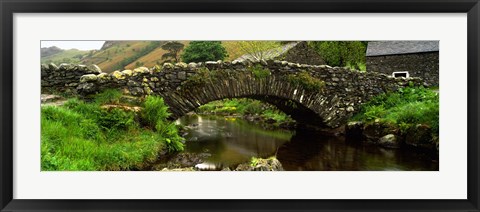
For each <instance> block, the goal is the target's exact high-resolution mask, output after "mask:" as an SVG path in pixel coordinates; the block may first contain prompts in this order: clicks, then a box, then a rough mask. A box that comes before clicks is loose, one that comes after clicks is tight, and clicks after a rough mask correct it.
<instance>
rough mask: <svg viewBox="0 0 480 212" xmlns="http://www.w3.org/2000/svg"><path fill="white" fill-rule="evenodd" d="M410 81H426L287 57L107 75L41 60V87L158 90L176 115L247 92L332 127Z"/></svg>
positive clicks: (295, 115) (296, 115) (139, 92)
mask: <svg viewBox="0 0 480 212" xmlns="http://www.w3.org/2000/svg"><path fill="white" fill-rule="evenodd" d="M411 83H414V84H415V85H424V86H428V85H427V84H425V83H424V82H423V80H422V79H420V78H393V77H391V76H387V75H385V74H381V73H376V72H364V73H362V72H358V71H354V70H349V69H345V68H339V67H330V66H326V65H303V64H295V63H289V62H286V61H261V62H257V63H250V62H239V61H233V62H221V61H218V62H205V63H190V64H185V63H177V64H170V63H166V64H164V65H163V66H162V67H156V68H152V69H148V68H145V67H140V68H136V69H134V70H124V71H121V72H120V71H115V72H113V73H109V74H107V73H102V72H101V70H100V69H99V68H98V67H97V66H95V65H93V66H83V65H71V64H61V65H60V66H58V67H57V66H56V65H54V64H50V65H42V89H55V90H63V91H65V90H70V91H73V92H76V93H78V94H80V95H83V96H85V95H89V94H94V93H97V92H100V91H102V90H104V89H110V88H115V89H121V90H123V91H124V92H125V93H128V94H130V95H134V96H145V95H158V96H161V97H163V98H164V100H165V103H166V104H167V105H168V106H169V108H170V112H171V113H172V118H175V119H176V118H179V117H181V116H183V115H184V114H186V113H187V112H190V111H193V110H194V109H195V108H197V107H199V106H201V105H203V104H206V103H208V102H211V101H214V100H220V99H225V98H239V97H246V98H252V99H258V100H261V101H264V102H267V103H270V104H272V105H275V106H276V107H278V108H279V109H280V110H282V111H284V112H285V113H286V114H289V115H290V116H291V117H292V118H293V119H295V120H297V121H298V122H300V123H305V124H310V125H315V126H321V127H330V128H335V127H338V126H341V125H342V124H344V123H345V122H346V121H347V119H348V118H349V117H350V116H351V115H353V114H354V113H355V112H356V111H358V110H359V108H360V106H361V104H362V103H365V102H366V101H368V100H369V99H370V98H372V97H373V96H375V95H378V94H381V93H384V92H388V91H394V90H397V89H398V88H400V87H406V86H409V85H410V84H411Z"/></svg>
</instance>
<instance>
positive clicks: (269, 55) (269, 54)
mask: <svg viewBox="0 0 480 212" xmlns="http://www.w3.org/2000/svg"><path fill="white" fill-rule="evenodd" d="M298 44H299V42H292V43H288V44H286V45H283V46H281V47H279V48H275V49H270V50H267V51H264V53H263V54H264V59H275V58H276V57H278V56H281V55H283V54H285V53H286V52H287V51H288V50H290V49H291V48H293V47H295V46H296V45H298ZM235 60H238V61H244V60H249V61H256V60H257V59H255V57H254V56H252V55H251V54H244V55H242V56H241V57H239V58H237V59H235Z"/></svg>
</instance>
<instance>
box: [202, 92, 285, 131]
mask: <svg viewBox="0 0 480 212" xmlns="http://www.w3.org/2000/svg"><path fill="white" fill-rule="evenodd" d="M197 111H198V112H200V113H214V114H220V115H231V114H236V115H259V116H260V117H261V118H263V119H265V120H268V119H272V120H274V121H275V123H273V125H275V126H278V125H280V124H281V123H284V122H291V121H292V118H290V116H288V115H287V114H285V113H283V112H282V111H280V110H278V109H277V108H276V107H275V106H272V105H269V104H266V103H263V102H261V101H258V100H253V99H246V98H240V99H224V100H219V101H213V102H210V103H208V104H205V105H202V106H200V107H199V108H198V109H197Z"/></svg>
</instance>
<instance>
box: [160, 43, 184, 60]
mask: <svg viewBox="0 0 480 212" xmlns="http://www.w3.org/2000/svg"><path fill="white" fill-rule="evenodd" d="M183 47H184V45H183V44H182V43H180V42H178V41H171V42H168V43H166V44H163V46H162V49H163V50H166V51H168V52H167V53H165V54H163V55H162V59H168V58H173V59H174V60H175V62H178V60H179V59H180V58H179V55H178V53H179V52H180V51H182V49H183Z"/></svg>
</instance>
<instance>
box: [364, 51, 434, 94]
mask: <svg viewBox="0 0 480 212" xmlns="http://www.w3.org/2000/svg"><path fill="white" fill-rule="evenodd" d="M438 56H439V54H438V52H429V53H417V54H403V55H385V56H371V57H367V71H375V72H380V73H385V74H389V75H391V74H392V73H393V72H396V71H408V73H409V74H410V77H420V78H423V80H424V81H425V82H427V83H429V84H430V85H432V86H438V84H439V82H438V79H439V72H438V66H439V60H438Z"/></svg>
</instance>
